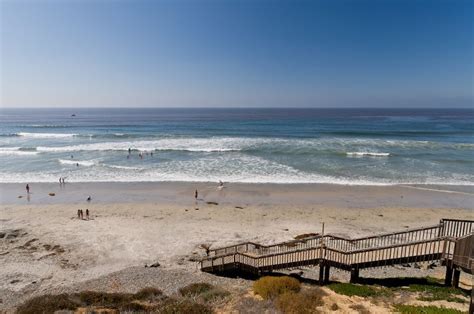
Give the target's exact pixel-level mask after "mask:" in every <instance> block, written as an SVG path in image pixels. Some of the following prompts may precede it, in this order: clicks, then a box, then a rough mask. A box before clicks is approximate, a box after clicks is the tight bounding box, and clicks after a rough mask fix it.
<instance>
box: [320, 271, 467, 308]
mask: <svg viewBox="0 0 474 314" xmlns="http://www.w3.org/2000/svg"><path fill="white" fill-rule="evenodd" d="M361 283H363V284H364V285H354V284H345V283H335V284H332V285H329V288H331V287H333V288H331V289H332V290H334V291H335V292H337V293H339V294H344V295H348V296H352V295H357V296H361V297H378V296H390V295H391V294H393V293H396V292H400V291H409V292H416V293H419V294H420V295H419V297H418V300H420V301H437V300H445V301H448V302H457V303H466V302H467V301H466V300H465V299H463V298H462V296H465V297H468V296H469V294H468V292H467V291H466V290H463V289H459V288H453V287H446V286H444V285H443V281H442V280H439V279H436V278H432V277H425V278H409V277H408V278H407V277H398V278H383V279H376V278H365V279H361ZM378 286H382V288H381V289H377V287H378Z"/></svg>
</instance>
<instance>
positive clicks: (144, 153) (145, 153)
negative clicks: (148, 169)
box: [127, 148, 153, 159]
mask: <svg viewBox="0 0 474 314" xmlns="http://www.w3.org/2000/svg"><path fill="white" fill-rule="evenodd" d="M149 154H150V156H151V157H153V152H150V153H149ZM131 155H132V149H131V148H129V149H128V155H127V159H130V156H131ZM144 156H148V151H145V152H143V153H142V152H140V153H138V157H139V158H140V159H143V157H144Z"/></svg>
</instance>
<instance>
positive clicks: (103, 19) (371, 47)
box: [0, 0, 474, 107]
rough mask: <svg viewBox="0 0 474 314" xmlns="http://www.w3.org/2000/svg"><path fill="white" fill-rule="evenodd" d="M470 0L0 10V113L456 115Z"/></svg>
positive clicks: (26, 4)
mask: <svg viewBox="0 0 474 314" xmlns="http://www.w3.org/2000/svg"><path fill="white" fill-rule="evenodd" d="M473 3H474V1H470V0H466V1H460V0H445V1H437V0H429V1H428V0H426V1H422V0H407V1H402V0H399V1H395V0H374V1H368V0H366V1H364V0H347V1H343V0H327V1H322V0H319V1H318V0H313V1H284V0H280V1H271V0H242V1H237V0H214V1H199V0H170V1H165V0H163V1H158V0H157V1H151V0H149V1H144V0H143V1H140V0H133V1H132V0H130V1H125V0H121V1H119V0H117V1H113V0H103V1H99V0H96V1H91V0H71V1H66V0H55V1H41V0H30V1H28V0H18V1H12V0H2V1H0V9H1V15H0V19H1V24H0V35H1V38H0V42H1V55H0V61H1V63H0V66H1V68H0V79H1V81H0V87H1V90H0V92H1V97H0V100H1V103H0V105H1V106H3V107H15V106H17V107H19V106H21V107H48V106H63V107H134V106H136V107H152V106H156V107H177V106H180V107H198V106H199V107H247V106H252V107H334V106H341V107H353V106H361V107H379V106H380V107H397V106H404V107H466V106H472V105H473V104H474V101H473V99H474V91H473V70H474V66H473V55H474V54H473V25H474V24H473V23H474V22H473V21H474V12H473V11H474V10H473V7H474V6H473Z"/></svg>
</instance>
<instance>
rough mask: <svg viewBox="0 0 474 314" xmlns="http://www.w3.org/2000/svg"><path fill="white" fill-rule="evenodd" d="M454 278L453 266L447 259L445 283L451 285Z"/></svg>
mask: <svg viewBox="0 0 474 314" xmlns="http://www.w3.org/2000/svg"><path fill="white" fill-rule="evenodd" d="M452 279H453V266H452V265H451V263H450V262H449V261H446V276H445V277H444V285H445V286H448V287H450V286H451V281H452Z"/></svg>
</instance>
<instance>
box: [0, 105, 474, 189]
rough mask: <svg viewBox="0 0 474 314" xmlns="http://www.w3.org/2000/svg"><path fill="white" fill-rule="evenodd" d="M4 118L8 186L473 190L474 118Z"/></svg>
mask: <svg viewBox="0 0 474 314" xmlns="http://www.w3.org/2000/svg"><path fill="white" fill-rule="evenodd" d="M75 113H76V116H75V117H71V114H70V112H69V111H68V110H65V109H41V110H39V109H38V110H30V111H25V110H21V109H10V110H5V109H3V110H1V111H0V164H1V166H0V182H57V180H58V178H59V177H67V178H68V180H69V181H70V182H140V181H184V182H217V181H219V180H222V181H225V182H242V183H330V184H350V185H392V184H452V185H474V170H473V169H474V167H473V166H474V158H473V156H474V136H473V135H474V129H473V125H474V117H473V116H474V115H473V112H472V110H468V109H449V110H447V109H446V110H434V109H430V110H427V109H423V110H421V109H419V110H408V109H399V110H393V109H390V110H389V109H357V110H355V109H337V110H335V109H133V110H132V109H108V110H105V109H88V110H85V109H83V110H75Z"/></svg>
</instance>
